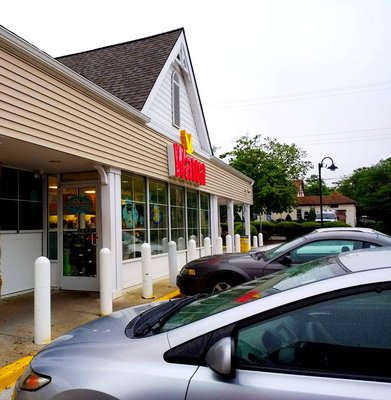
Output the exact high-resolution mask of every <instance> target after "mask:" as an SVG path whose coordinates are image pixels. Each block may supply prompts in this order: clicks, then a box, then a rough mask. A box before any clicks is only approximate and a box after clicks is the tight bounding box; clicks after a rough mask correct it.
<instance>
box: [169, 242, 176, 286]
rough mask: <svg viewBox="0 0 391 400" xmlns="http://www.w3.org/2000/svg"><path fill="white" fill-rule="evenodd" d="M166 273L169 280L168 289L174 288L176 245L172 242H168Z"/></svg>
mask: <svg viewBox="0 0 391 400" xmlns="http://www.w3.org/2000/svg"><path fill="white" fill-rule="evenodd" d="M168 273H169V278H170V279H169V280H170V287H176V276H177V275H178V261H177V254H176V243H175V242H174V241H172V240H171V241H170V242H168Z"/></svg>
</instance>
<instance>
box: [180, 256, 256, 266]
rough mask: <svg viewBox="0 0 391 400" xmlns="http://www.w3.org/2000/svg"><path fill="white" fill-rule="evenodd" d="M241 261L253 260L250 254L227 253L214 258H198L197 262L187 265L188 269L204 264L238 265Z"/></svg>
mask: <svg viewBox="0 0 391 400" xmlns="http://www.w3.org/2000/svg"><path fill="white" fill-rule="evenodd" d="M241 259H244V260H247V261H248V260H249V259H252V257H251V256H250V254H249V253H225V254H214V255H212V256H204V257H201V258H197V259H196V260H193V261H190V262H188V263H187V264H186V266H187V267H190V266H193V265H194V266H197V265H202V264H209V265H211V264H220V263H227V262H234V263H237V262H238V261H240V260H241Z"/></svg>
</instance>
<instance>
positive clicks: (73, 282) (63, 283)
mask: <svg viewBox="0 0 391 400" xmlns="http://www.w3.org/2000/svg"><path fill="white" fill-rule="evenodd" d="M58 186H59V187H58V189H59V190H58V193H59V198H58V204H59V212H58V220H59V222H60V223H59V224H58V263H59V264H58V274H59V275H58V277H59V287H60V289H64V290H80V291H91V292H98V291H99V287H100V284H99V273H100V271H99V250H100V248H101V247H102V246H101V243H102V240H101V235H102V220H101V196H100V184H99V182H98V181H96V180H93V181H91V180H89V181H67V182H60V184H59V185H58ZM86 187H95V196H96V197H95V200H96V205H95V207H96V211H95V212H96V222H95V224H96V225H95V229H96V277H89V276H88V277H86V276H64V224H63V222H62V221H63V215H64V209H63V189H70V188H76V189H79V188H86Z"/></svg>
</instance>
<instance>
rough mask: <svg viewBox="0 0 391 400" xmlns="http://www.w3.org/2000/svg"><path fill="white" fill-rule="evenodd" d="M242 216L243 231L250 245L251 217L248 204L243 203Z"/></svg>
mask: <svg viewBox="0 0 391 400" xmlns="http://www.w3.org/2000/svg"><path fill="white" fill-rule="evenodd" d="M243 217H244V233H245V235H246V236H247V237H248V242H249V243H250V246H251V227H250V222H251V217H250V205H249V204H245V205H244V206H243Z"/></svg>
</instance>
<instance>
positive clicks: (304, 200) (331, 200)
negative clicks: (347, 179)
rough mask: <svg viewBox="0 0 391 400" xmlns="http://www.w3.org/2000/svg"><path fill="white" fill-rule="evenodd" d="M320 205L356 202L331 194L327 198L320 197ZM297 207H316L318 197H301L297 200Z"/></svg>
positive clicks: (341, 195) (338, 194) (339, 194)
mask: <svg viewBox="0 0 391 400" xmlns="http://www.w3.org/2000/svg"><path fill="white" fill-rule="evenodd" d="M322 203H323V204H324V205H331V204H356V201H354V200H352V199H350V198H349V197H347V196H344V195H343V194H342V193H339V192H333V193H331V194H329V195H327V196H322ZM297 204H298V206H316V205H320V199H319V196H303V197H298V199H297Z"/></svg>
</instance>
